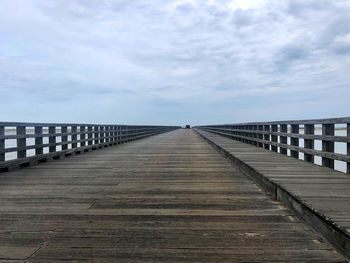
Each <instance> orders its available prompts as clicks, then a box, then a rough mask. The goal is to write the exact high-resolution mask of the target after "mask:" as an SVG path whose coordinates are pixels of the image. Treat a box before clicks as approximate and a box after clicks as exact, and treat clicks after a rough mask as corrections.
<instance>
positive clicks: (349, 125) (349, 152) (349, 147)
mask: <svg viewBox="0 0 350 263" xmlns="http://www.w3.org/2000/svg"><path fill="white" fill-rule="evenodd" d="M346 135H347V137H350V123H347V124H346ZM346 146H347V155H348V156H349V157H350V142H348V143H347V144H346ZM346 166H347V169H346V172H347V173H348V174H350V162H347V165H346Z"/></svg>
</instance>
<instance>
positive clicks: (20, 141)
mask: <svg viewBox="0 0 350 263" xmlns="http://www.w3.org/2000/svg"><path fill="white" fill-rule="evenodd" d="M16 131H17V136H20V137H22V136H23V135H25V134H26V127H25V126H17V127H16ZM20 137H19V138H17V149H18V150H17V158H18V159H21V158H26V156H27V151H26V149H25V147H26V138H20Z"/></svg>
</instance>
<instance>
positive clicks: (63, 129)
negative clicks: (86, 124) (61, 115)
mask: <svg viewBox="0 0 350 263" xmlns="http://www.w3.org/2000/svg"><path fill="white" fill-rule="evenodd" d="M67 132H68V127H67V126H61V133H62V136H61V141H62V151H64V150H67V149H68V143H67V141H68V135H67ZM64 134H65V135H64Z"/></svg>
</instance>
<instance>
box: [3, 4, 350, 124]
mask: <svg viewBox="0 0 350 263" xmlns="http://www.w3.org/2000/svg"><path fill="white" fill-rule="evenodd" d="M349 85H350V1H348V0H347V1H344V0H343V1H341V0H339V1H337V0H295V1H292V0H285V1H280V0H276V1H275V0H271V1H267V0H208V1H204V0H203V1H200V0H177V1H176V0H174V1H171V0H132V1H131V0H125V1H124V0H50V1H47V0H3V1H1V3H0V95H1V102H0V119H1V120H3V121H40V122H42V121H47V122H88V123H128V124H141V123H146V124H185V123H191V124H205V123H234V122H244V121H259V120H261V121H268V120H279V119H302V118H322V117H340V116H348V115H350V107H349V98H350V86H349Z"/></svg>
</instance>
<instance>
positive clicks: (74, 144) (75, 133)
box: [72, 125, 78, 149]
mask: <svg viewBox="0 0 350 263" xmlns="http://www.w3.org/2000/svg"><path fill="white" fill-rule="evenodd" d="M77 130H78V127H77V126H75V125H74V126H72V149H74V148H77V147H78V143H77V142H76V141H77V140H78V135H77Z"/></svg>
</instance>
